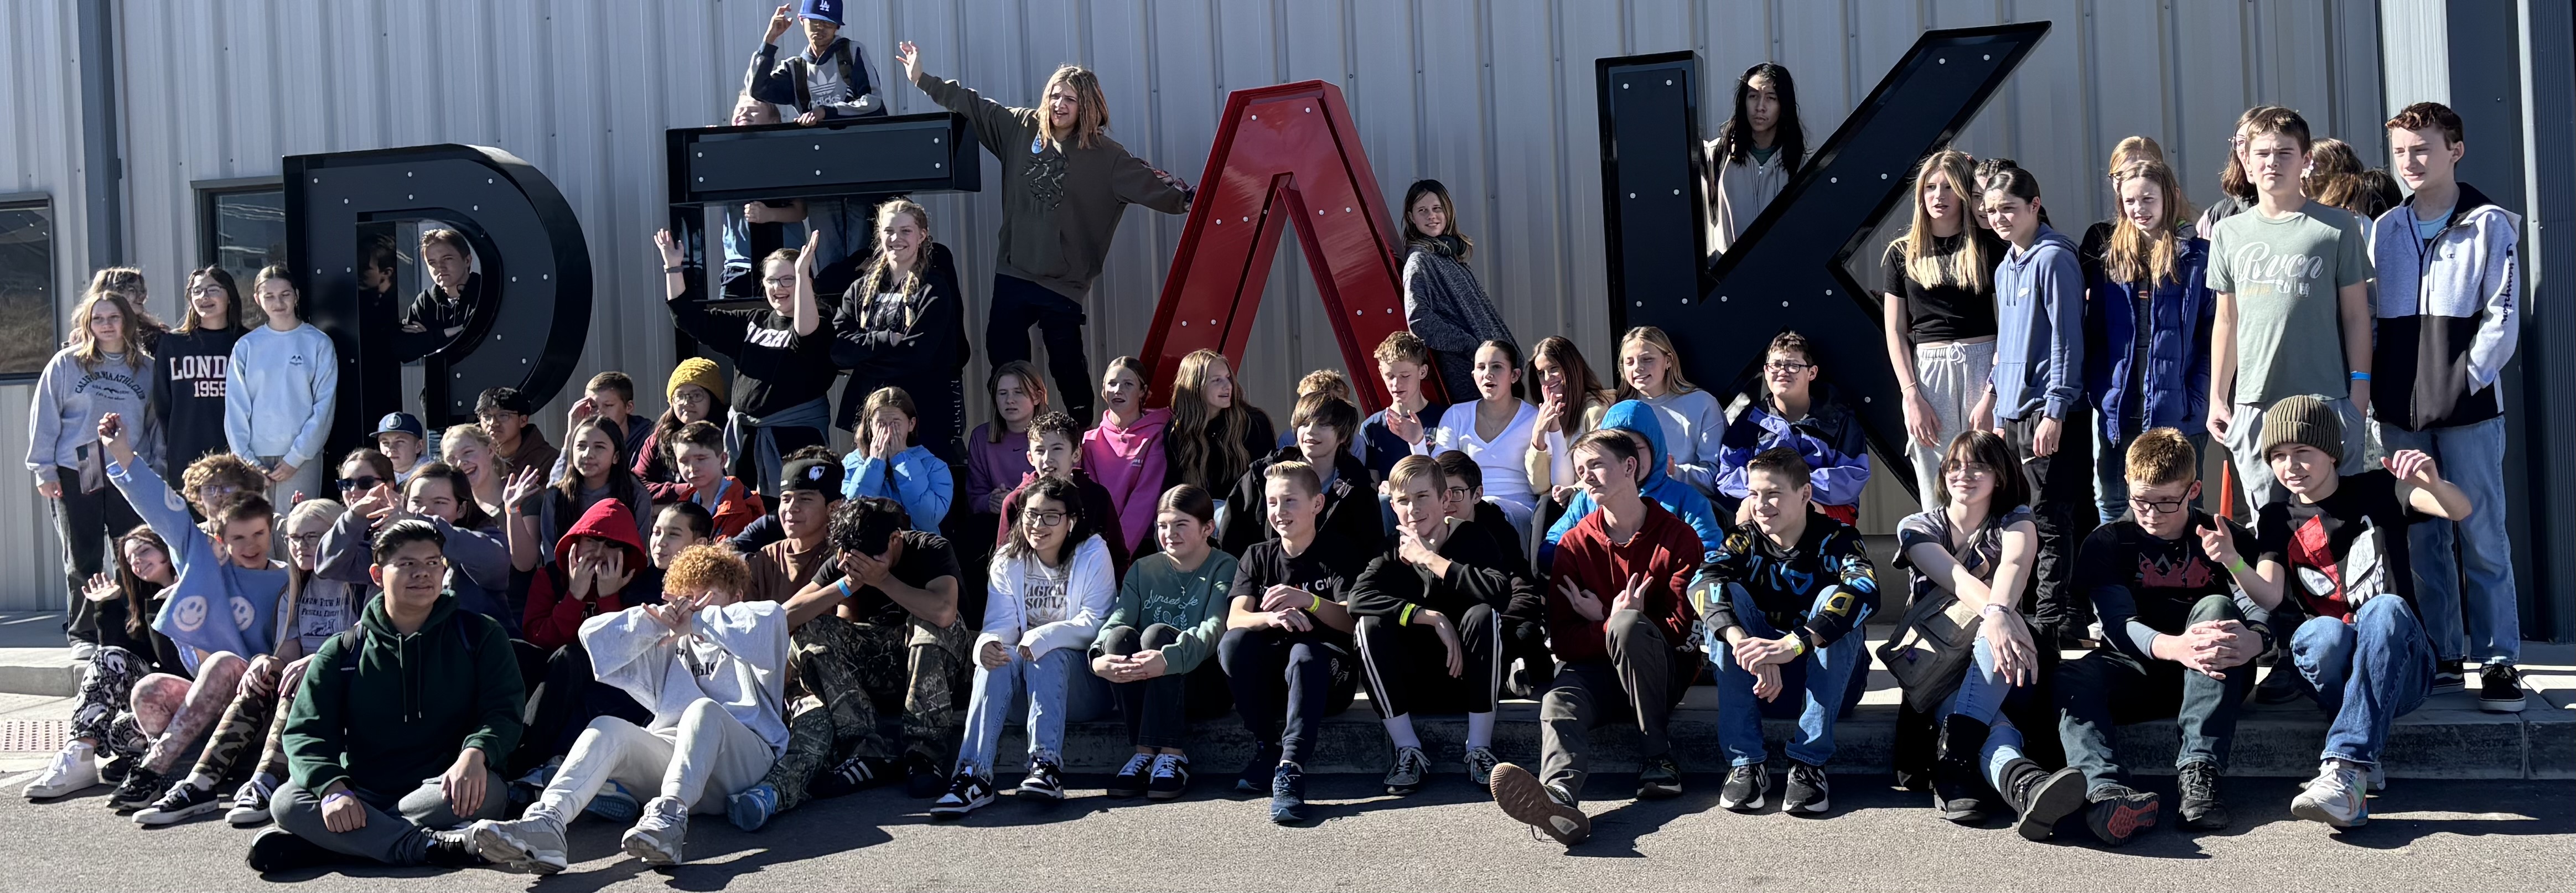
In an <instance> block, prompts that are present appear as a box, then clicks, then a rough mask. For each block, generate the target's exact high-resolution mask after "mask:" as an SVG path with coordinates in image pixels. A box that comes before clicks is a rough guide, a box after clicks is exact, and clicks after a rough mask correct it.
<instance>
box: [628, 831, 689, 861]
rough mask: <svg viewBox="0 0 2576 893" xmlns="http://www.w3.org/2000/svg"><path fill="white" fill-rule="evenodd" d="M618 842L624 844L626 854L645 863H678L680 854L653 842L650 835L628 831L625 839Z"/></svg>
mask: <svg viewBox="0 0 2576 893" xmlns="http://www.w3.org/2000/svg"><path fill="white" fill-rule="evenodd" d="M619 842H620V843H621V844H622V845H624V847H625V849H626V854H627V855H629V856H633V857H635V858H637V859H639V860H642V861H643V863H644V864H646V865H678V864H680V854H678V853H674V852H671V851H669V850H665V849H663V848H662V845H661V844H658V843H654V842H653V839H652V838H650V837H646V836H644V835H641V834H636V833H633V832H628V833H627V834H626V836H625V839H624V840H621V841H619Z"/></svg>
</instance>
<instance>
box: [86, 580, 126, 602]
mask: <svg viewBox="0 0 2576 893" xmlns="http://www.w3.org/2000/svg"><path fill="white" fill-rule="evenodd" d="M124 594H125V589H124V587H120V586H118V585H116V578H115V577H111V576H108V575H106V574H104V573H98V574H91V575H89V583H88V584H87V585H84V586H82V587H81V597H82V598H85V599H89V600H90V601H94V602H112V601H115V600H116V597H117V596H120V595H124Z"/></svg>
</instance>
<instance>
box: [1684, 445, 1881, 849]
mask: <svg viewBox="0 0 2576 893" xmlns="http://www.w3.org/2000/svg"><path fill="white" fill-rule="evenodd" d="M1809 474H1810V470H1809V469H1808V467H1807V461H1806V459H1805V458H1804V457H1802V456H1800V455H1799V454H1798V450H1797V449H1796V448H1794V447H1785V446H1783V447H1772V448H1770V449H1768V450H1764V451H1762V452H1760V453H1756V454H1754V455H1753V457H1752V458H1751V459H1749V460H1747V461H1746V462H1745V463H1744V470H1743V472H1742V474H1741V476H1740V478H1739V479H1738V480H1740V481H1741V486H1742V487H1743V488H1744V509H1743V514H1744V515H1745V516H1746V518H1747V520H1748V522H1749V523H1747V524H1746V525H1745V526H1744V527H1743V528H1742V529H1740V530H1737V531H1735V532H1734V533H1732V534H1730V535H1728V536H1727V538H1726V543H1725V545H1724V546H1722V547H1720V548H1719V549H1718V550H1717V553H1716V555H1715V556H1714V557H1712V558H1711V559H1710V560H1709V563H1708V565H1707V566H1706V567H1704V568H1702V569H1701V571H1700V579H1699V584H1698V586H1697V587H1694V589H1695V592H1694V594H1695V595H1698V596H1699V598H1698V599H1696V601H1698V602H1699V603H1700V604H1701V605H1702V610H1703V612H1704V613H1705V614H1706V615H1707V617H1708V624H1707V626H1708V631H1709V632H1708V634H1709V643H1708V653H1709V654H1710V655H1711V659H1712V661H1713V662H1714V663H1716V664H1717V696H1718V701H1717V740H1718V744H1719V746H1721V747H1723V748H1725V750H1726V758H1727V761H1728V762H1729V763H1730V764H1732V768H1730V769H1729V770H1728V772H1727V776H1726V787H1725V789H1724V790H1722V791H1721V792H1720V793H1719V794H1718V797H1717V804H1718V805H1719V806H1723V807H1726V808H1727V809H1732V810H1735V811H1738V812H1752V811H1754V810H1758V809H1761V808H1762V803H1763V800H1764V799H1765V795H1766V794H1768V793H1769V792H1770V790H1771V772H1770V770H1769V769H1766V768H1764V766H1763V761H1765V760H1767V759H1769V758H1770V751H1768V750H1766V749H1764V748H1763V746H1762V716H1763V714H1766V713H1767V714H1775V715H1784V716H1794V717H1796V718H1797V720H1798V733H1797V735H1796V737H1794V738H1793V739H1791V740H1790V742H1789V748H1788V753H1789V783H1788V787H1787V789H1786V790H1784V791H1783V792H1782V794H1781V798H1780V810H1781V811H1782V812H1787V813H1790V814H1792V815H1821V814H1823V813H1824V811H1825V810H1826V809H1827V808H1829V807H1830V806H1831V798H1830V793H1831V791H1830V787H1829V786H1828V785H1827V784H1826V781H1825V763H1826V761H1828V760H1831V759H1833V758H1834V719H1835V717H1836V716H1837V715H1838V714H1840V713H1841V712H1842V709H1843V705H1844V704H1845V703H1846V702H1848V701H1851V700H1856V699H1857V698H1856V694H1857V693H1856V692H1853V691H1852V690H1851V682H1852V676H1853V674H1854V673H1855V672H1858V671H1861V669H1862V668H1865V667H1867V666H1869V652H1868V651H1867V650H1866V648H1867V645H1865V644H1864V643H1863V642H1862V641H1861V640H1860V639H1859V638H1858V637H1856V636H1855V635H1854V634H1856V633H1859V632H1860V628H1861V623H1862V622H1863V621H1864V620H1866V619H1867V618H1868V617H1869V615H1870V613H1871V612H1872V611H1875V610H1877V609H1878V582H1877V579H1876V578H1875V577H1873V576H1871V572H1870V564H1869V549H1868V547H1866V546H1864V545H1862V543H1861V538H1860V531H1857V530H1853V529H1852V528H1851V525H1849V524H1845V523H1843V522H1841V521H1838V520H1835V519H1834V518H1833V516H1831V515H1827V514H1825V513H1824V512H1822V511H1820V510H1818V509H1817V508H1816V507H1815V497H1816V492H1815V488H1814V486H1813V485H1812V482H1811V481H1810V480H1809ZM1782 630H1787V632H1782ZM1790 691H1799V692H1802V693H1803V696H1802V697H1791V698H1788V699H1786V700H1782V699H1781V697H1780V695H1781V694H1783V693H1785V692H1790ZM1774 708H1779V709H1774ZM1788 708H1795V709H1794V710H1793V709H1788Z"/></svg>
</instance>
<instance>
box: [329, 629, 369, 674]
mask: <svg viewBox="0 0 2576 893" xmlns="http://www.w3.org/2000/svg"><path fill="white" fill-rule="evenodd" d="M331 638H334V639H338V640H340V662H339V668H340V672H343V673H353V672H356V671H357V669H358V646H360V645H364V644H366V642H367V632H366V627H365V626H363V625H360V624H351V625H350V626H349V628H348V629H344V630H341V631H339V632H338V633H336V634H333V635H332V636H331Z"/></svg>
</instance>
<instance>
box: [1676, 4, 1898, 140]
mask: <svg viewBox="0 0 2576 893" xmlns="http://www.w3.org/2000/svg"><path fill="white" fill-rule="evenodd" d="M1849 45H1850V31H1849V30H1848V29H1846V28H1845V27H1844V23H1843V7H1842V4H1840V3H1829V2H1821V0H1796V2H1789V3H1783V4H1781V5H1780V49H1779V58H1780V59H1781V60H1783V61H1782V62H1781V64H1782V65H1784V66H1786V67H1788V69H1789V75H1790V76H1791V77H1794V78H1796V79H1797V81H1798V116H1799V117H1800V118H1801V119H1803V120H1805V121H1806V122H1807V126H1806V129H1807V144H1808V145H1810V146H1814V145H1820V144H1822V143H1823V142H1824V141H1825V137H1827V136H1830V135H1832V134H1833V132H1834V127H1837V126H1840V125H1841V124H1842V120H1843V118H1844V117H1845V116H1848V115H1850V114H1851V107H1852V103H1853V102H1854V101H1855V100H1854V98H1853V97H1852V96H1850V95H1848V92H1847V91H1848V90H1849V89H1850V81H1851V78H1850V77H1849V76H1848V75H1847V74H1846V73H1845V70H1844V67H1845V63H1846V61H1847V60H1848V58H1849V56H1850V53H1849V51H1848V49H1847V47H1848V46H1849ZM1748 64H1750V63H1748ZM1742 71H1743V69H1740V68H1739V69H1735V70H1732V71H1728V72H1727V83H1726V84H1725V89H1726V90H1727V91H1728V92H1727V94H1726V97H1725V99H1724V100H1723V101H1724V102H1725V103H1726V105H1723V106H1720V107H1721V108H1730V111H1731V106H1732V105H1733V103H1734V101H1735V96H1734V93H1733V90H1734V79H1733V76H1734V75H1736V74H1740V73H1742ZM1710 80H1711V81H1715V80H1717V78H1716V77H1715V76H1711V77H1710ZM1872 83H1873V84H1874V83H1876V82H1875V81H1873V82H1872ZM1718 120H1724V118H1723V117H1722V116H1721V117H1720V118H1719V119H1718ZM1828 122H1830V123H1828Z"/></svg>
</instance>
